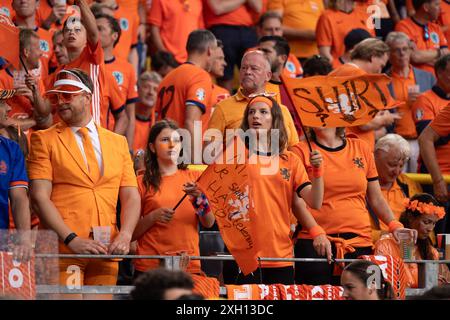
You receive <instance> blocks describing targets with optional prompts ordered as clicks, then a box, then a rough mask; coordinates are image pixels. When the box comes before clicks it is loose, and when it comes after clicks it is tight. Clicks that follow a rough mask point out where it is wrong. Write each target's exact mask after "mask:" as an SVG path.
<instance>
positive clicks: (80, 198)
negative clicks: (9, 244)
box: [28, 69, 140, 285]
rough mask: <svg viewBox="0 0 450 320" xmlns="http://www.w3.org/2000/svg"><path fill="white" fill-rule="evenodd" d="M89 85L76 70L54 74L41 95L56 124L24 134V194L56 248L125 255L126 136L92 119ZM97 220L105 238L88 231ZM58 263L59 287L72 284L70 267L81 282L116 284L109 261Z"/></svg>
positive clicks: (129, 204) (129, 168)
mask: <svg viewBox="0 0 450 320" xmlns="http://www.w3.org/2000/svg"><path fill="white" fill-rule="evenodd" d="M93 90H94V89H93V84H92V81H91V80H90V78H89V76H88V75H87V74H86V73H85V72H83V71H82V70H80V69H65V70H62V71H60V72H59V73H58V74H57V75H56V81H55V83H54V86H53V89H52V90H49V91H48V92H47V97H48V99H49V101H50V102H51V104H52V105H53V107H55V108H56V109H57V112H58V115H59V117H60V118H61V119H62V122H60V123H58V124H56V125H54V126H53V127H51V128H49V129H47V130H42V131H37V132H34V133H33V134H32V136H31V148H30V154H29V159H28V169H29V176H30V180H31V198H32V201H33V202H34V204H35V207H36V208H37V209H38V214H39V218H40V220H41V222H42V224H43V226H44V227H46V228H48V229H51V230H54V231H55V232H56V233H57V235H58V237H59V239H60V243H59V252H60V253H71V254H73V253H76V254H126V253H128V251H129V246H130V240H131V235H132V233H133V231H134V228H135V226H136V223H137V221H138V219H139V213H140V197H139V193H138V190H137V182H136V176H135V174H134V171H133V164H132V161H131V157H130V154H129V152H128V145H127V141H126V138H125V137H123V136H119V135H117V134H115V133H113V132H111V131H108V130H106V129H104V128H102V127H100V126H99V125H97V124H95V122H94V121H93V118H92V115H91V111H90V110H91V108H90V106H91V99H92V92H93ZM118 197H119V198H120V202H121V206H122V213H121V230H120V232H119V231H118V230H117V226H116V204H117V198H118ZM99 226H102V227H109V230H110V237H109V238H107V239H103V238H102V239H99V238H97V237H96V235H94V233H93V231H95V230H98V228H97V227H99ZM100 240H101V241H100ZM59 267H60V283H61V285H66V284H67V285H69V283H70V282H71V281H72V283H73V281H74V277H73V276H72V274H71V273H73V275H75V273H78V276H79V282H76V283H79V284H81V285H115V284H116V280H117V271H118V264H117V262H114V261H111V260H104V259H64V260H60V263H59Z"/></svg>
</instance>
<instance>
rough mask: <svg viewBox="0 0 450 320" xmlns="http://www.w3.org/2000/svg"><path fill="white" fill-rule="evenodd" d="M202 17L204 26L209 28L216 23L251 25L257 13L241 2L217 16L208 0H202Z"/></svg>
mask: <svg viewBox="0 0 450 320" xmlns="http://www.w3.org/2000/svg"><path fill="white" fill-rule="evenodd" d="M203 17H204V19H205V26H206V28H208V29H209V28H210V27H212V26H216V25H228V26H244V27H251V26H253V25H254V24H255V22H256V21H257V19H258V18H259V15H258V14H257V13H256V12H254V11H253V10H252V9H250V8H249V7H248V6H246V5H245V4H242V5H240V6H239V7H238V8H237V9H235V10H233V11H231V12H228V13H225V14H221V15H220V16H218V15H216V14H214V12H213V11H212V10H211V7H210V6H209V4H208V0H203Z"/></svg>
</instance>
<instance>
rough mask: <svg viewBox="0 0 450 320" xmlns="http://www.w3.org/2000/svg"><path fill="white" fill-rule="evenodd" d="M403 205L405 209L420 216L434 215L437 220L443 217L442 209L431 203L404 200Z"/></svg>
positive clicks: (443, 211)
mask: <svg viewBox="0 0 450 320" xmlns="http://www.w3.org/2000/svg"><path fill="white" fill-rule="evenodd" d="M404 205H405V208H406V209H410V210H412V211H418V212H419V213H421V214H434V215H436V216H437V217H438V218H439V220H440V219H442V218H444V216H445V210H444V208H443V207H438V206H435V205H433V204H432V203H425V202H419V200H413V201H410V200H409V199H408V198H406V199H405V202H404Z"/></svg>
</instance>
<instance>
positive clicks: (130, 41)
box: [114, 6, 139, 60]
mask: <svg viewBox="0 0 450 320" xmlns="http://www.w3.org/2000/svg"><path fill="white" fill-rule="evenodd" d="M114 18H116V19H117V21H118V22H119V25H120V30H121V34H120V39H119V42H117V44H116V46H115V47H114V56H116V57H118V58H122V59H125V60H128V54H129V53H130V50H131V48H133V47H135V46H136V45H137V43H138V27H139V16H138V13H137V10H136V9H135V8H128V7H126V6H118V7H117V8H116V9H115V10H114Z"/></svg>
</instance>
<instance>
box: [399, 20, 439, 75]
mask: <svg viewBox="0 0 450 320" xmlns="http://www.w3.org/2000/svg"><path fill="white" fill-rule="evenodd" d="M426 26H427V28H428V32H425V26H422V25H420V24H419V23H417V22H415V20H413V18H407V19H403V20H401V21H400V22H399V23H397V25H396V26H395V31H401V32H404V33H405V34H406V35H407V36H408V37H409V39H410V40H411V41H412V42H414V43H415V45H416V47H417V49H418V50H437V49H440V48H447V39H446V38H445V36H444V34H443V32H442V30H441V27H440V26H439V25H438V24H436V23H431V22H429V23H427V25H426ZM415 67H417V68H420V69H422V70H425V71H428V72H431V73H432V74H433V75H434V68H433V66H431V65H428V64H415Z"/></svg>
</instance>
